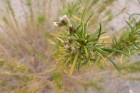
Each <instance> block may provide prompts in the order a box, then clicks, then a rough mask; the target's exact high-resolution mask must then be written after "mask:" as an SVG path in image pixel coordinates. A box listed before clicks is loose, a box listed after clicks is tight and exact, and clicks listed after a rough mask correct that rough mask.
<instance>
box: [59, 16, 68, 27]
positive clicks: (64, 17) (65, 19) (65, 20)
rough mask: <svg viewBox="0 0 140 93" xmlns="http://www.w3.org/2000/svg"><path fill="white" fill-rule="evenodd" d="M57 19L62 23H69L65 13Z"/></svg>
mask: <svg viewBox="0 0 140 93" xmlns="http://www.w3.org/2000/svg"><path fill="white" fill-rule="evenodd" d="M59 20H60V22H61V23H62V24H63V25H68V23H69V19H68V17H67V15H64V16H62V17H60V18H59Z"/></svg>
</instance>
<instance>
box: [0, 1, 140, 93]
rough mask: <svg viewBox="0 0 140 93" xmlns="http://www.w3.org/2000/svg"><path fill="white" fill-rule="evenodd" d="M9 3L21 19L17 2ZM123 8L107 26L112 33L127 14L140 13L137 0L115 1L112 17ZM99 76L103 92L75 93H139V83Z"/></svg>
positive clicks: (109, 74) (90, 73)
mask: <svg viewBox="0 0 140 93" xmlns="http://www.w3.org/2000/svg"><path fill="white" fill-rule="evenodd" d="M2 1H3V0H0V6H1V7H2V8H3V7H4V6H3V4H2ZM11 1H12V4H13V6H14V9H15V10H16V13H17V15H18V17H19V19H22V17H23V12H22V8H21V5H20V3H19V0H11ZM123 8H126V10H125V12H123V13H122V14H120V15H119V16H117V17H116V18H114V19H113V20H112V21H111V22H110V23H109V25H108V26H109V28H110V29H111V30H112V31H119V29H121V28H122V27H124V26H125V25H126V23H125V20H128V18H129V15H128V14H127V13H129V14H132V13H137V12H139V13H140V4H139V3H138V1H137V0H116V1H115V3H114V4H113V5H112V12H113V14H114V15H116V14H117V13H119V11H120V10H122V9H123ZM54 16H55V12H54ZM137 59H140V57H137ZM93 74H94V73H92V72H89V73H87V74H85V75H84V76H81V77H80V76H79V79H81V80H82V79H83V80H85V81H86V80H88V79H91V78H92V75H93ZM86 76H88V77H86ZM100 76H101V77H105V78H106V79H107V81H106V82H105V83H104V84H103V86H104V87H106V88H105V90H103V91H95V90H93V89H92V88H88V91H87V92H84V90H83V88H81V87H80V88H78V89H77V91H79V92H77V93H140V83H139V82H137V81H129V80H125V79H122V78H118V77H116V76H114V74H112V73H111V72H104V73H102V74H100ZM131 76H134V77H136V76H137V77H140V76H138V74H132V75H131ZM114 77H115V78H114ZM74 78H75V77H74ZM76 78H78V77H76ZM92 81H94V80H92ZM93 91H94V92H93Z"/></svg>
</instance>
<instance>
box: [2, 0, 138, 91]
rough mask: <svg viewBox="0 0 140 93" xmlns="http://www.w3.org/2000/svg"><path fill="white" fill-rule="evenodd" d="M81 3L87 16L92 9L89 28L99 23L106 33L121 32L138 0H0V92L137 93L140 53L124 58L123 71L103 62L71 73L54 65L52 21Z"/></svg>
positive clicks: (70, 14)
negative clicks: (68, 73) (51, 34)
mask: <svg viewBox="0 0 140 93" xmlns="http://www.w3.org/2000/svg"><path fill="white" fill-rule="evenodd" d="M85 7H86V8H87V10H88V11H87V13H86V15H87V18H88V16H89V15H90V13H91V12H93V17H92V18H91V21H90V22H89V31H91V32H92V31H94V29H96V28H97V27H98V25H99V23H102V24H103V30H104V31H105V32H107V34H108V35H112V34H115V35H118V36H119V34H120V33H121V32H122V31H123V30H124V29H128V26H127V23H126V21H130V19H129V17H130V15H131V14H133V13H140V3H139V2H138V0H0V93H140V56H139V55H138V54H135V55H134V56H132V57H131V58H130V59H122V60H123V61H124V63H125V64H123V63H122V64H119V65H120V66H121V68H122V73H118V72H117V71H116V70H115V69H113V67H112V66H108V65H104V64H103V65H101V66H100V67H99V68H97V67H95V68H89V69H86V70H85V69H84V70H81V72H80V73H75V74H74V75H73V76H71V77H70V76H68V75H66V74H65V73H64V74H61V73H59V72H57V71H56V72H55V71H54V70H55V68H56V60H55V59H54V57H53V56H52V48H53V47H52V46H51V45H50V44H49V42H48V39H50V35H49V34H50V33H57V31H59V30H58V29H57V28H55V27H54V26H53V22H54V21H56V20H58V19H59V17H60V16H62V15H65V14H66V15H68V17H69V18H70V19H74V18H73V15H74V16H77V17H81V16H80V15H81V14H82V11H83V10H84V8H85ZM135 18H136V21H139V17H138V16H135ZM114 60H117V61H119V60H120V59H119V60H118V59H114ZM127 63H128V64H127ZM102 66H103V67H102ZM87 68H88V67H87Z"/></svg>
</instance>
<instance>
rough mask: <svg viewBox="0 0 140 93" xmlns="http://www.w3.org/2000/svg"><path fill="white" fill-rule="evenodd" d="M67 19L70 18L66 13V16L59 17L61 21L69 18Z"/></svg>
mask: <svg viewBox="0 0 140 93" xmlns="http://www.w3.org/2000/svg"><path fill="white" fill-rule="evenodd" d="M67 19H68V17H67V15H64V16H61V17H59V20H60V21H63V20H67Z"/></svg>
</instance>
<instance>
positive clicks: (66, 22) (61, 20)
mask: <svg viewBox="0 0 140 93" xmlns="http://www.w3.org/2000/svg"><path fill="white" fill-rule="evenodd" d="M54 25H55V26H59V27H62V26H66V27H68V28H69V36H68V37H67V41H65V42H64V48H65V49H66V50H68V51H71V52H72V53H76V48H75V47H74V46H72V43H73V34H74V33H76V29H75V28H74V27H73V25H72V24H71V23H70V20H69V18H68V17H67V15H64V16H62V17H60V18H59V22H54Z"/></svg>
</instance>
